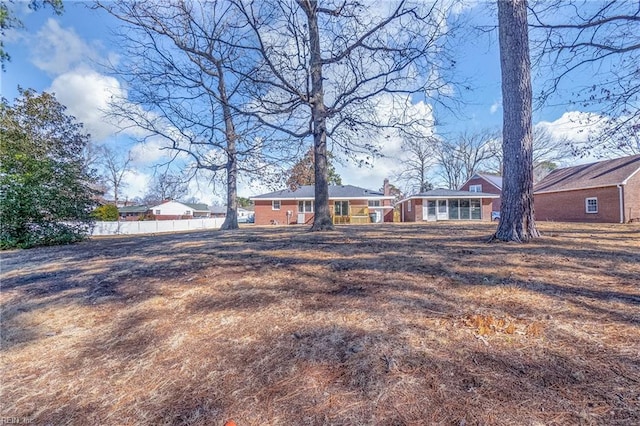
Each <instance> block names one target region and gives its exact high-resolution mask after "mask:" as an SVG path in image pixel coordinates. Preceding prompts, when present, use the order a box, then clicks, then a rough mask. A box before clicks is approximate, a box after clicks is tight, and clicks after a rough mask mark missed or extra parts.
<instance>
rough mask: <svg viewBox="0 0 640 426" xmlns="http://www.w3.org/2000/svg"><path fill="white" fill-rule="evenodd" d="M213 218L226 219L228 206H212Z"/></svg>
mask: <svg viewBox="0 0 640 426" xmlns="http://www.w3.org/2000/svg"><path fill="white" fill-rule="evenodd" d="M210 212H211V217H226V216H227V206H211V209H210Z"/></svg>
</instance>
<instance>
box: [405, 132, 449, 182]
mask: <svg viewBox="0 0 640 426" xmlns="http://www.w3.org/2000/svg"><path fill="white" fill-rule="evenodd" d="M439 143H440V141H439V140H438V139H436V138H435V137H433V136H426V137H419V136H415V135H407V136H406V137H405V138H404V139H403V141H402V151H403V154H404V157H403V158H402V168H401V169H400V170H399V171H398V172H397V173H396V176H395V180H396V181H398V182H402V183H403V186H404V188H405V192H407V193H416V192H425V191H428V190H430V189H433V185H432V183H431V182H430V181H429V175H430V170H431V168H432V167H433V166H434V164H435V163H436V156H435V154H434V153H435V152H436V150H437V147H438V146H439Z"/></svg>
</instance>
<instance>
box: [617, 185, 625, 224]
mask: <svg viewBox="0 0 640 426" xmlns="http://www.w3.org/2000/svg"><path fill="white" fill-rule="evenodd" d="M618 198H619V199H620V223H624V186H623V185H622V184H618Z"/></svg>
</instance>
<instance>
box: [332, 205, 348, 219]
mask: <svg viewBox="0 0 640 426" xmlns="http://www.w3.org/2000/svg"><path fill="white" fill-rule="evenodd" d="M334 214H335V215H336V216H349V202H348V201H336V202H335V203H334Z"/></svg>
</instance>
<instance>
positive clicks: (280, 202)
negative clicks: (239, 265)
mask: <svg viewBox="0 0 640 426" xmlns="http://www.w3.org/2000/svg"><path fill="white" fill-rule="evenodd" d="M384 188H385V189H384V190H383V192H379V191H372V190H369V189H364V188H360V187H357V186H353V185H329V210H330V212H331V218H332V220H333V223H334V224H347V223H372V222H393V206H392V205H391V201H392V200H393V198H394V197H393V196H392V195H389V193H388V192H389V183H388V181H386V180H385V185H384ZM385 192H387V193H386V194H385ZM314 195H315V188H314V186H313V185H305V186H301V187H300V188H298V189H296V190H295V191H293V190H291V189H283V190H280V191H275V192H270V193H268V194H262V195H258V196H256V197H252V198H251V200H252V201H253V202H254V203H255V223H256V225H269V224H289V225H294V224H311V223H312V222H313V218H314V212H315V206H314V198H315V197H314Z"/></svg>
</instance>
